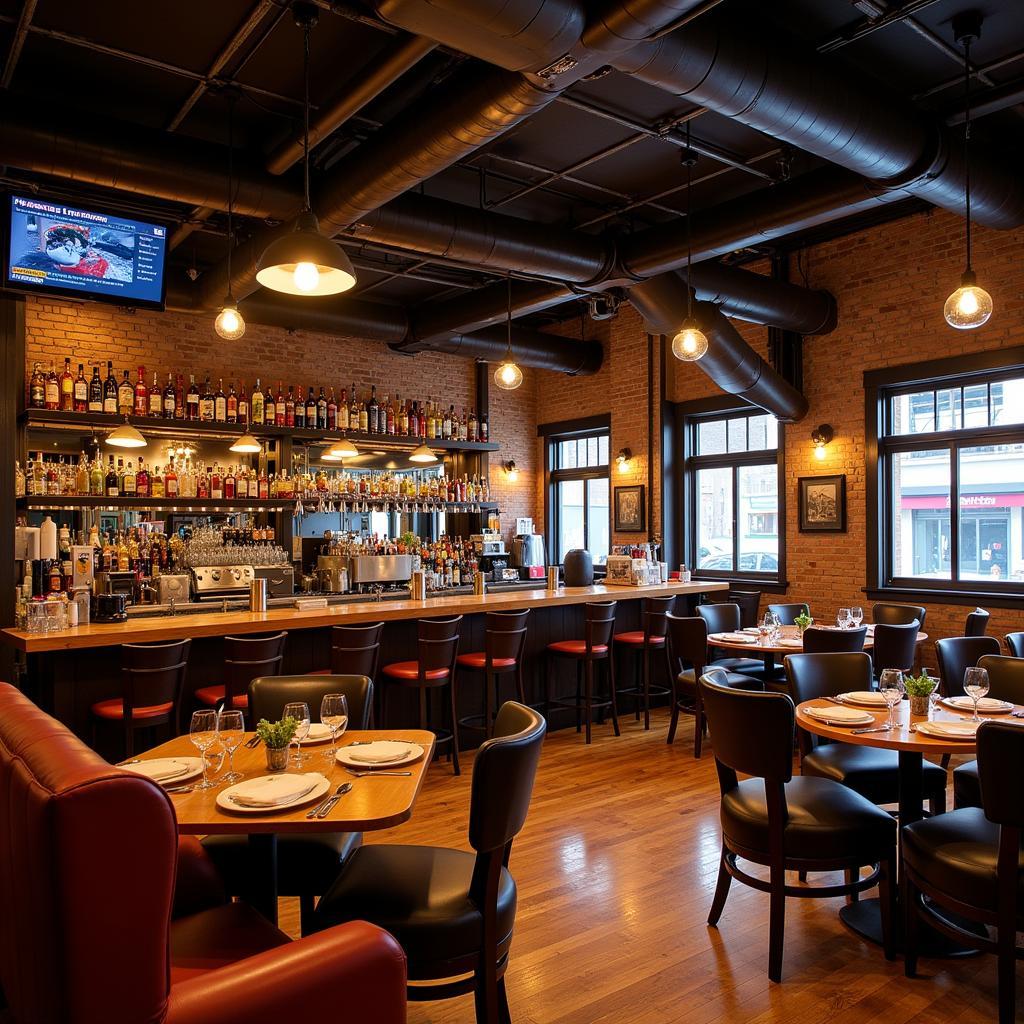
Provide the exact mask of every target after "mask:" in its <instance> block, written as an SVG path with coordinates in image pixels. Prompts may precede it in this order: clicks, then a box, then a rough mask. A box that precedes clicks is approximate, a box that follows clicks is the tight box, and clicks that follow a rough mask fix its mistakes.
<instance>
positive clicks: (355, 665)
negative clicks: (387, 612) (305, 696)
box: [331, 622, 384, 713]
mask: <svg viewBox="0 0 1024 1024" xmlns="http://www.w3.org/2000/svg"><path fill="white" fill-rule="evenodd" d="M383 632H384V623H383V622H371V623H368V624H367V625H365V626H334V627H333V628H332V629H331V673H332V675H336V676H369V677H370V678H371V679H376V678H377V669H378V668H379V667H380V638H381V635H382V634H383ZM350 705H351V702H350ZM351 711H352V708H351V706H350V707H349V713H351Z"/></svg>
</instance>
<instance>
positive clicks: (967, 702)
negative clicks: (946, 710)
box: [942, 695, 1013, 715]
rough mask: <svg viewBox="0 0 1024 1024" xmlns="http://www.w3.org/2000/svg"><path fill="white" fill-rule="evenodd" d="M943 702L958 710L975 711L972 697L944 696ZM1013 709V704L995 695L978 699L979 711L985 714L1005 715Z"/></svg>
mask: <svg viewBox="0 0 1024 1024" xmlns="http://www.w3.org/2000/svg"><path fill="white" fill-rule="evenodd" d="M942 703H943V704H945V705H947V706H948V707H951V708H955V709H956V710H957V711H970V712H971V713H972V714H973V713H974V701H973V700H971V698H970V697H967V696H965V695H961V696H959V697H943V699H942ZM1012 710H1013V705H1012V704H1010V703H1009V702H1008V701H1005V700H996V698H995V697H982V698H981V700H979V701H978V711H979V713H980V714H983V715H1005V714H1008V713H1009V712H1011V711H1012Z"/></svg>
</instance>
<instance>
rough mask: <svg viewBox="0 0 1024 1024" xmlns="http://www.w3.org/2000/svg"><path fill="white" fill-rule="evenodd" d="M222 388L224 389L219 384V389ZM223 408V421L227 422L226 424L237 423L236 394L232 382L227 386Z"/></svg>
mask: <svg viewBox="0 0 1024 1024" xmlns="http://www.w3.org/2000/svg"><path fill="white" fill-rule="evenodd" d="M223 387H224V385H223V384H221V388H222V389H223ZM224 408H225V419H226V420H227V421H228V423H237V422H238V392H237V391H235V385H234V382H232V383H231V384H230V385H228V396H227V400H226V402H225V404H224Z"/></svg>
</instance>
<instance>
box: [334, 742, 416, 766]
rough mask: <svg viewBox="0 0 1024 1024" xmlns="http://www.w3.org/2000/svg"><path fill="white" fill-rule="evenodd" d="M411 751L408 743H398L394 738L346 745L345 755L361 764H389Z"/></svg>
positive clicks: (406, 755)
mask: <svg viewBox="0 0 1024 1024" xmlns="http://www.w3.org/2000/svg"><path fill="white" fill-rule="evenodd" d="M411 753H412V747H410V746H409V744H408V743H398V742H396V741H395V740H375V741H374V742H373V743H367V744H365V745H363V744H360V745H359V746H351V747H347V748H346V750H345V756H346V757H348V758H351V759H352V760H353V761H359V762H361V763H362V764H390V763H391V762H392V761H400V760H401V759H402V758H403V757H408V756H409V755H410V754H411Z"/></svg>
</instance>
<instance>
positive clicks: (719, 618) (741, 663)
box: [697, 602, 765, 679]
mask: <svg viewBox="0 0 1024 1024" xmlns="http://www.w3.org/2000/svg"><path fill="white" fill-rule="evenodd" d="M697 614H698V615H699V616H700V617H701V618H702V619H703V620H704V621H705V622H706V623H707V624H708V633H709V634H711V633H735V632H736V631H737V630H739V629H743V628H744V627H743V626H742V624H741V622H742V620H741V619H740V606H739V605H738V604H733V603H732V602H723V603H721V604H699V605H697ZM710 655H711V661H710V665H711V666H713V667H714V668H721V669H724V670H725V671H726V672H738V673H740V675H745V676H757V678H758V679H763V678H764V674H765V672H764V661H762V660H761V659H760V658H736V657H731V656H729V655H722V654H721V652H719V651H716V650H715V646H714V641H713V640H712V641H711V645H710Z"/></svg>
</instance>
